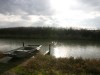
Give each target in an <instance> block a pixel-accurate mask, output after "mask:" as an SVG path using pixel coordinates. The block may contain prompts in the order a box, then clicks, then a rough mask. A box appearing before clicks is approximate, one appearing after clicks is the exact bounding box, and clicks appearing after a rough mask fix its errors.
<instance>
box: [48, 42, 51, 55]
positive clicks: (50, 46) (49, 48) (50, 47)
mask: <svg viewBox="0 0 100 75" xmlns="http://www.w3.org/2000/svg"><path fill="white" fill-rule="evenodd" d="M50 53H51V43H50V44H49V53H48V54H49V55H50Z"/></svg>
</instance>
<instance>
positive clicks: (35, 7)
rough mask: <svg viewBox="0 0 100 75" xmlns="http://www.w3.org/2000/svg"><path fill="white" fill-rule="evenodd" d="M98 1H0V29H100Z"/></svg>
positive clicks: (99, 2)
mask: <svg viewBox="0 0 100 75" xmlns="http://www.w3.org/2000/svg"><path fill="white" fill-rule="evenodd" d="M99 22H100V0H0V28H2V27H22V26H25V27H30V26H31V27H32V26H33V27H37V26H39V27H44V26H45V27H48V26H49V27H64V28H65V27H74V28H94V29H98V28H100V25H99Z"/></svg>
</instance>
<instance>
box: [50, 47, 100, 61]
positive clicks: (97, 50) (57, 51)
mask: <svg viewBox="0 0 100 75" xmlns="http://www.w3.org/2000/svg"><path fill="white" fill-rule="evenodd" d="M52 55H53V56H55V57H57V58H58V57H74V58H77V57H82V58H84V59H85V58H96V59H98V58H100V47H97V46H80V45H74V46H73V45H60V46H55V47H54V48H53V49H52Z"/></svg>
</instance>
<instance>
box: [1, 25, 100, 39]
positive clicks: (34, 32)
mask: <svg viewBox="0 0 100 75" xmlns="http://www.w3.org/2000/svg"><path fill="white" fill-rule="evenodd" d="M0 38H22V39H23V38H32V39H58V40H59V39H61V40H64V39H65V40H66V39H71V40H72V39H75V40H100V39H99V38H100V30H85V29H81V30H76V29H71V28H70V29H62V28H61V29H60V28H59V29H57V28H49V27H46V28H44V27H37V28H36V27H18V28H3V29H0Z"/></svg>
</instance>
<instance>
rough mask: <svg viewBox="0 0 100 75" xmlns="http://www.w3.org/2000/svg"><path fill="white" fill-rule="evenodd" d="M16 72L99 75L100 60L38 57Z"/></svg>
mask: <svg viewBox="0 0 100 75" xmlns="http://www.w3.org/2000/svg"><path fill="white" fill-rule="evenodd" d="M14 72H15V73H16V75H99V74H100V60H99V59H98V60H96V59H82V58H76V59H74V58H73V57H70V58H55V57H52V56H48V55H47V56H43V55H37V56H36V57H35V58H34V59H32V60H30V61H29V62H27V64H25V65H22V66H18V67H16V68H15V69H14Z"/></svg>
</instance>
